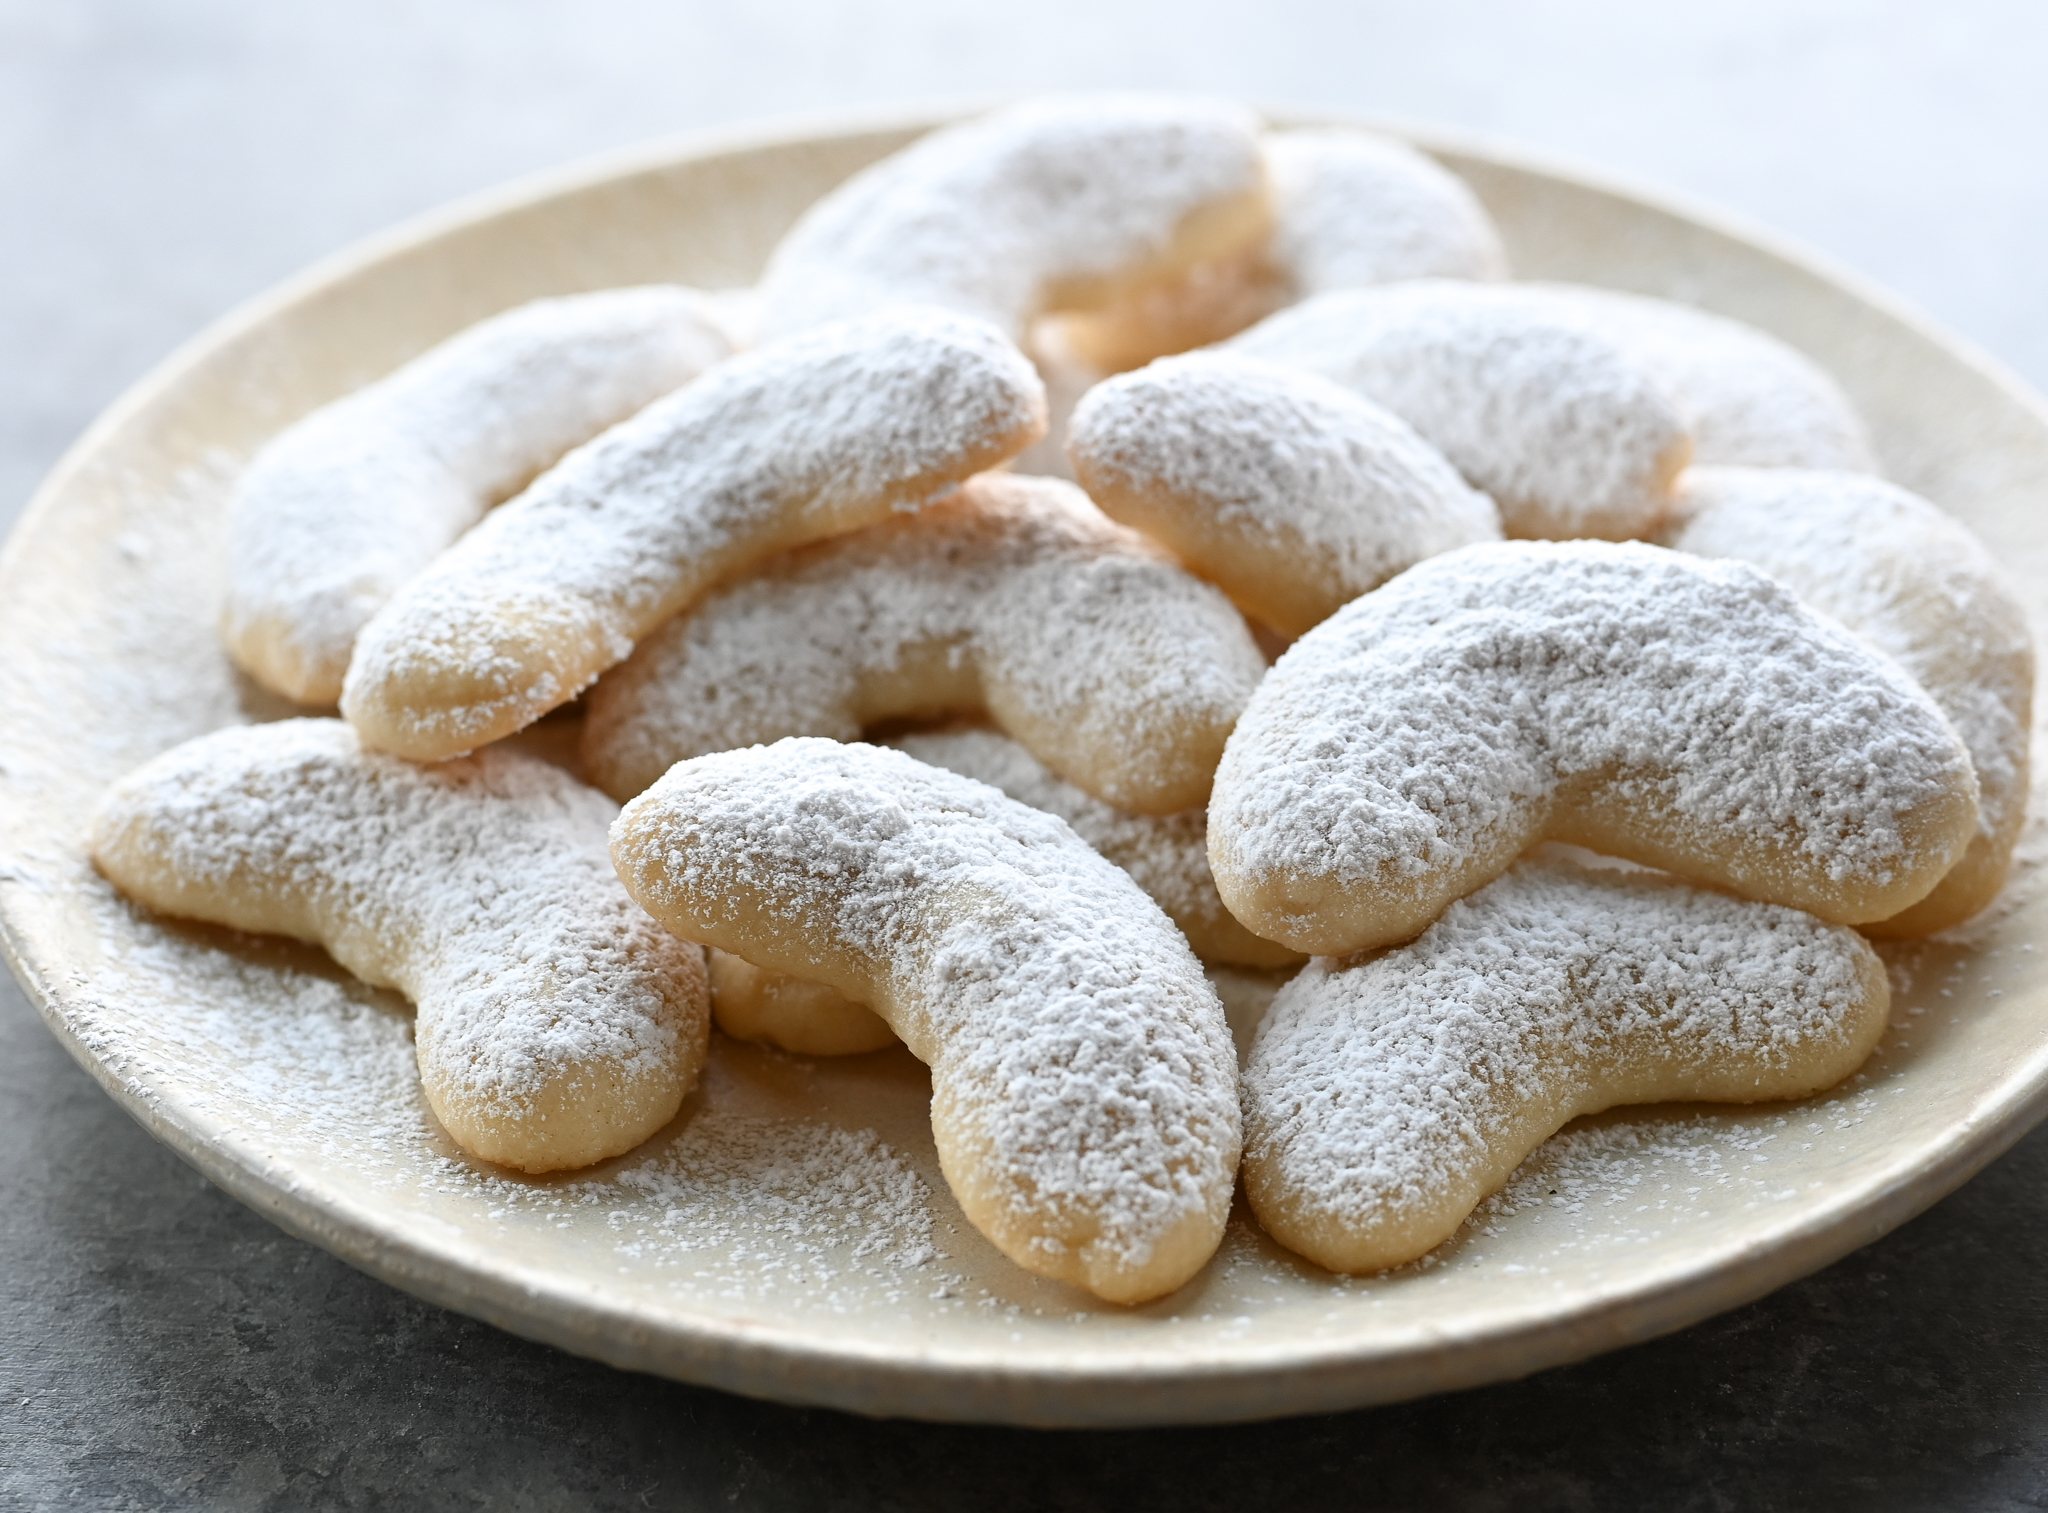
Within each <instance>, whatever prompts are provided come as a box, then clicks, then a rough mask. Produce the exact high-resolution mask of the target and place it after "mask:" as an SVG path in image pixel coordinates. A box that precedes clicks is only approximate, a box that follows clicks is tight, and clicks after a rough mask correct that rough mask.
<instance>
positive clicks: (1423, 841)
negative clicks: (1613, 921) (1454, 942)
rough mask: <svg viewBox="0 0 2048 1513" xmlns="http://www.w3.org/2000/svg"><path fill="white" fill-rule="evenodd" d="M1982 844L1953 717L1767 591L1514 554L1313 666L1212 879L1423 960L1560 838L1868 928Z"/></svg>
mask: <svg viewBox="0 0 2048 1513" xmlns="http://www.w3.org/2000/svg"><path fill="white" fill-rule="evenodd" d="M1976 830H1977V782H1976V778H1975V777H1974V776H1973V775H1972V772H1971V767H1970V757H1969V752H1968V751H1967V750H1966V749H1965V748H1964V746H1963V743H1962V742H1961V740H1959V739H1958V738H1957V736H1956V733H1955V731H1954V730H1953V729H1952V728H1951V727H1950V725H1949V723H1948V721H1947V719H1946V718H1944V717H1943V715H1942V713H1941V711H1940V709H1938V708H1937V707H1936V706H1935V705H1934V703H1933V701H1932V700H1930V699H1929V698H1928V696H1927V695H1926V694H1925V693H1924V692H1922V691H1921V689H1920V688H1919V687H1918V685H1916V684H1915V683H1913V681H1912V680H1911V679H1910V678H1908V677H1907V676H1906V674H1905V672H1904V671H1903V670H1901V669H1900V668H1899V666H1898V664H1897V663H1895V662H1892V661H1891V660H1890V659H1889V658H1886V657H1883V656H1880V655H1879V654H1877V653H1875V652H1873V651H1871V650H1870V649H1869V648H1868V647H1867V646H1866V645H1864V643H1862V642H1861V641H1858V640H1857V639H1856V638H1855V637H1853V636H1851V635H1850V634H1849V633H1848V632H1847V631H1845V630H1843V629H1842V628H1841V627H1840V626H1838V625H1836V624H1835V623H1834V622H1832V621H1830V620H1826V619H1824V618H1823V617H1821V616H1819V615H1817V614H1815V613H1814V612H1813V611H1812V610H1809V609H1807V608H1806V607H1805V606H1804V605H1802V604H1800V603H1799V602H1798V601H1797V600H1796V599H1795V598H1794V597H1793V595H1792V593H1791V591H1790V590H1788V589H1785V588H1783V587H1781V586H1780V585H1779V584H1777V583H1776V582H1775V581H1773V580H1772V579H1770V578H1767V577H1765V576H1764V575H1763V574H1762V573H1760V572H1758V571H1756V570H1755V569H1754V568H1751V567H1748V566H1747V565H1745V564H1743V563H1739V562H1708V561H1703V560H1701V559H1700V558H1697V557H1693V556H1688V555H1686V554H1684V553H1680V552H1672V551H1665V550H1663V549H1662V548H1659V547H1653V546H1645V545H1641V544H1639V543H1628V544H1624V545H1615V544H1611V543H1606V542H1595V541H1575V542H1560V543H1545V542H1501V543H1498V544H1494V545H1483V546H1470V547H1465V548H1463V549H1462V550H1460V551H1456V552H1451V553H1448V554H1446V555H1445V556H1441V557H1432V558H1431V559H1430V560H1429V561H1427V562H1424V563H1422V564H1421V565H1420V566H1418V567H1414V568H1411V569H1410V570H1409V571H1408V572H1406V573H1404V574H1402V575H1401V576H1400V577H1399V578H1396V579H1395V580H1394V581H1393V582H1392V583H1390V584H1388V585H1387V586H1386V587H1385V588H1382V589H1379V590H1378V591H1376V592H1374V593H1371V594H1367V595H1366V596H1365V597H1364V598H1362V599H1355V600H1353V601H1352V602H1351V603H1350V604H1348V605H1346V606H1345V607H1344V608H1343V609H1341V610H1339V611H1338V612H1337V613H1336V614H1334V615H1332V616H1331V617H1330V618H1329V619H1328V620H1325V621H1324V622H1323V623H1322V624H1321V625H1319V626H1317V627H1316V628H1315V629H1314V630H1312V631H1310V632H1309V633H1308V634H1307V635H1305V636H1303V637H1302V638H1301V639H1300V640H1299V641H1297V642H1295V644H1294V646H1293V647H1292V648H1291V649H1290V650H1289V651H1288V652H1287V654H1286V655H1285V656H1284V657H1282V658H1281V659H1280V661H1279V663H1278V664H1277V665H1276V666H1275V667H1274V668H1273V670H1272V672H1271V673H1270V674H1269V675H1268V676H1267V678H1266V681H1265V682H1264V683H1262V684H1261V685H1260V687H1259V691H1258V692H1257V693H1256V694H1255V695H1254V696H1253V697H1252V701H1251V703H1250V704H1249V705H1248V706H1247V707H1246V709H1245V712H1244V716H1243V718H1242V719H1240V720H1239V722H1238V726H1237V729H1236V731H1235V732H1234V733H1233V734H1232V736H1231V738H1230V744H1229V747H1228V749H1227V750H1226V751H1225V753H1224V757H1223V763H1222V765H1221V766H1220V767H1219V768H1218V769H1217V774H1216V791H1215V796H1214V798H1213V799H1212V800H1211V802H1210V805H1209V862H1210V866H1211V867H1212V868H1213V869H1214V871H1215V874H1216V886H1217V889H1218V890H1219V891H1220V892H1221V893H1222V895H1223V901H1224V902H1225V903H1226V904H1227V905H1229V907H1230V911H1231V912H1232V913H1233V914H1235V915H1236V916H1237V917H1238V918H1239V919H1240V920H1242V921H1244V923H1245V924H1246V925H1247V926H1249V927H1250V928H1251V929H1253V930H1255V931H1256V932H1257V933H1259V934H1260V935H1263V936H1266V937H1267V938H1268V939H1270V940H1277V941H1281V942H1282V943H1284V944H1286V945H1290V946H1293V947H1294V948H1295V949H1296V950H1299V951H1308V952H1312V953H1315V954H1319V955H1328V954H1338V953H1342V952H1346V951H1356V950H1361V949H1364V948H1366V947H1369V946H1378V945H1388V944H1392V943H1394V942H1396V941H1402V940H1406V939H1409V938H1410V937H1412V936H1413V935H1415V934H1416V932H1418V931H1419V930H1421V929H1422V928H1423V927H1424V926H1426V925H1427V924H1428V923H1429V922H1430V921H1431V920H1433V919H1435V918H1436V917H1437V916H1438V915H1439V914H1441V913H1442V912H1443V910H1444V907H1445V906H1446V905H1447V904H1449V903H1450V902H1451V900H1453V899H1455V898H1461V897H1463V896H1464V895H1465V894H1467V893H1471V892H1473V891H1474V890H1475V889H1477V888H1479V887H1480V886H1482V885H1483V884H1485V883H1486V882H1488V881H1490V880H1491V879H1493V878H1494V877H1497V876H1499V875H1500V873H1501V872H1503V871H1504V870H1505V869H1506V868H1507V867H1508V866H1509V865H1510V864H1511V863H1512V862H1513V860H1514V859H1515V857H1516V856H1518V855H1519V854H1520V853H1521V852H1522V851H1524V850H1525V849H1527V847H1529V846H1530V845H1531V844H1533V843H1534V842H1536V841H1537V840H1541V839H1549V840H1559V841H1567V842H1571V843H1573V844H1577V845H1581V846H1585V847H1588V848H1589V849H1591V850H1594V851H1598V852H1602V853H1604V854H1606V855H1610V856H1620V857H1625V858H1628V859H1629V860H1631V861H1637V862H1642V863H1644V864H1645V865H1648V866H1653V867H1662V868H1664V869H1666V870H1667V871H1671V872H1675V873H1678V874H1679V875H1681V876H1684V877H1689V878H1692V879H1694V880H1697V881H1700V882H1705V883H1710V884H1713V885H1715V886H1718V887H1723V888H1727V889H1729V890H1730V891H1732V892H1734V893H1737V894H1740V895H1742V896H1744V897H1749V898H1756V899H1760V900H1763V901H1765V902H1770V903H1781V904H1789V905H1791V906H1792V907H1794V908H1802V909H1806V910H1809V911H1810V912H1812V913H1814V914H1817V915H1819V916H1820V917H1821V918H1822V919H1825V920H1829V921H1831V922H1834V923H1838V924H1860V923H1864V922H1867V921H1870V920H1877V919H1884V918H1886V917H1888V916H1890V915H1892V914H1896V913H1898V912H1899V911H1900V910H1901V909H1903V908H1905V907H1907V906H1908V905H1911V904H1913V903H1917V902H1918V901H1919V900H1920V899H1922V898H1924V897H1925V896H1926V895H1927V894H1928V892H1930V891H1931V890H1932V889H1933V887H1934V885H1935V884H1936V883H1937V882H1939V881H1940V880H1941V878H1942V876H1943V874H1944V873H1946V872H1947V871H1948V869H1949V868H1950V867H1951V866H1953V865H1954V864H1955V862H1956V861H1957V860H1958V859H1959V858H1960V857H1961V856H1962V854H1963V852H1964V851H1965V850H1966V849H1967V848H1968V846H1969V843H1970V839H1971V837H1972V836H1973V835H1975V834H1976Z"/></svg>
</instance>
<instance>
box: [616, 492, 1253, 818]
mask: <svg viewBox="0 0 2048 1513" xmlns="http://www.w3.org/2000/svg"><path fill="white" fill-rule="evenodd" d="M1264 671H1265V662H1264V659H1263V658H1262V657H1261V656H1260V655H1259V652H1258V648H1257V646H1256V645H1255V644H1254V643H1253V641H1252V639H1251V634H1250V632H1249V631H1248V630H1247V629H1246V628H1245V624H1244V621H1243V619H1242V618H1241V617H1240V616H1239V614H1238V612H1237V611H1236V610H1235V609H1233V608H1232V607H1231V605H1230V603H1229V601H1228V600H1227V599H1225V598H1224V597H1223V595H1222V594H1220V593H1218V592H1217V591H1216V590H1215V589H1214V588H1212V587H1210V586H1209V585H1208V584H1206V583H1202V582H1199V581H1197V580H1196V579H1194V578H1192V577H1190V576H1188V574H1186V573H1185V572H1183V571H1182V570H1181V569H1180V568H1179V567H1178V566H1177V565H1176V564H1175V563H1174V562H1172V561H1171V559H1170V558H1168V556H1167V555H1166V553H1164V552H1163V551H1161V550H1160V549H1159V548H1158V547H1156V546H1154V545H1152V544H1151V543H1149V542H1147V541H1146V540H1145V539H1144V538H1143V537H1141V536H1139V535H1138V534H1137V533H1136V532H1134V531H1130V530H1127V529H1125V528H1124V527H1122V526H1119V525H1117V524H1115V523H1114V522H1113V521H1111V520H1109V519H1107V518H1105V517H1104V516H1103V515H1102V513H1101V512H1100V511H1099V510H1097V509H1096V508H1095V507H1094V506H1093V505H1092V504H1090V503H1089V502H1088V499H1087V498H1086V496H1085V495H1083V494H1082V493H1081V492H1080V491H1079V490H1078V489H1076V488H1074V487H1073V486H1072V485H1071V484H1064V483H1059V482H1056V481H1055V480H1052V479H1046V478H1019V477H1015V476H1011V475H1008V474H1000V473H994V474H986V475H983V476H981V477H978V478H975V479H973V480H971V481H970V482H969V483H968V484H967V486H966V487H965V488H964V489H962V490H961V492H960V494H959V495H958V497H956V498H954V499H951V500H948V501H947V502H945V503H943V504H939V505H934V506H932V507H930V508H928V509H926V510H924V511H922V512H921V513H919V514H917V515H910V516H901V517H898V518H897V519H894V520H890V521H887V522H885V523H883V524H881V525H877V526H872V527H870V528H869V529H867V530H866V531H863V532H861V533H859V534H857V535H848V536H843V537H840V538H838V539H836V540H833V541H827V542H821V543H819V544H817V545H815V546H812V547H807V548H805V549H804V550H802V551H800V552H793V553H790V554H789V555H787V556H785V557H783V558H781V559H779V560H777V561H776V562H774V563H771V564H769V565H768V566H767V567H765V568H764V569H763V570H762V571H760V572H759V573H757V574H755V575H754V576H752V577H748V578H743V579H740V580H738V581H735V582H732V583H730V584H728V585H726V586H725V587H723V588H721V589H719V590H718V591H717V592H716V593H713V594H711V595H710V596H709V597H707V598H706V599H704V600H703V601H702V602H701V603H699V604H697V605H695V606H693V607H692V608H691V610H690V611H689V612H688V613H687V614H685V615H682V616H679V617H678V618H676V619H675V620H673V621H671V622H670V623H669V624H667V625H665V626H663V627H662V628H661V629H660V630H659V631H657V632H656V633H655V634H654V635H653V636H651V637H649V638H648V640H647V641H646V642H644V643H643V644H642V645H641V646H640V648H639V649H638V650H637V651H635V653H634V654H633V657H632V660H630V661H629V662H627V663H626V664H625V665H624V666H623V667H620V668H618V669H617V670H616V671H614V672H612V673H610V674H608V675H607V676H606V677H605V679H604V681H603V682H601V683H600V684H599V685H598V687H597V689H596V691H595V692H593V693H592V695H591V698H590V714H589V723H588V725H587V727H586V730H585V735H584V747H583V756H584V763H585V769H586V770H587V771H588V772H590V773H591V774H592V776H593V777H594V778H595V779H596V781H597V782H598V783H599V785H600V786H601V787H603V788H604V789H605V790H606V791H607V792H610V793H612V794H614V795H616V796H618V797H620V798H622V799H623V798H630V797H631V796H632V795H633V794H635V793H637V792H639V791H640V790H641V789H642V788H645V787H646V786H647V785H648V784H649V783H652V782H653V781H654V780H655V779H656V778H657V777H659V776H660V775H661V774H662V772H664V771H665V770H667V768H668V767H669V765H670V764H671V763H673V762H677V761H680V760H682V759H683V758H685V757H693V756H701V755H703V754H705V753H708V752H713V751H724V750H728V749H730V748H733V747H737V746H749V745H753V744H755V743H757V742H768V741H774V740H778V739H780V738H782V737H784V736H790V735H818V736H830V737H832V738H834V739H836V740H849V741H850V740H855V739H858V738H859V736H860V734H861V732H862V730H864V729H865V728H867V727H868V726H871V725H874V724H877V723H879V722H881V721H884V720H889V719H894V718H902V717H930V716H935V715H939V714H944V713H947V712H953V711H977V710H983V709H985V710H986V711H987V712H988V714H989V715H990V716H991V717H992V718H993V719H994V720H995V721H996V722H997V723H998V724H1000V725H1001V726H1002V727H1003V728H1004V729H1005V730H1007V731H1008V732H1009V733H1010V734H1012V735H1013V736H1015V737H1016V738H1017V739H1018V740H1019V741H1021V742H1023V743H1024V744H1025V745H1026V746H1028V747H1030V748H1031V750H1032V751H1033V753H1034V754H1035V755H1036V756H1037V757H1038V758H1039V759H1040V760H1041V761H1043V762H1044V763H1045V764H1046V765H1047V766H1048V767H1050V768H1052V769H1053V771H1055V772H1057V773H1059V774H1060V775H1061V776H1062V777H1064V778H1066V779H1067V780H1068V781H1069V782H1072V783H1075V784H1077V785H1079V786H1080V787H1082V788H1085V789H1087V790H1088V791H1089V792H1090V793H1093V794H1095V795H1096V796H1098V797H1100V798H1102V799H1104V800H1106V801H1108V802H1110V803H1113V804H1116V805H1117V806H1119V807H1120V808H1124V809H1129V810H1133V811H1136V812H1138V813H1143V814H1171V813H1174V812H1175V811H1177V810H1182V809H1187V808H1190V807H1192V806H1195V805H1198V804H1200V803H1201V802H1202V801H1203V800H1204V799H1205V798H1206V797H1207V796H1208V792H1209V779H1210V775H1211V774H1212V773H1213V772H1214V771H1215V767H1216V761H1217V758H1218V757H1219V756H1220V755H1221V754H1222V751H1223V742H1224V740H1225V738H1226V737H1228V736H1229V734H1230V727H1231V725H1232V724H1233V723H1234V722H1235V721H1236V719H1237V716H1238V711H1239V710H1241V709H1242V708H1243V707H1244V701H1245V700H1246V699H1247V698H1249V697H1250V695H1251V691H1252V689H1253V687H1254V686H1256V684H1257V683H1258V681H1259V678H1260V676H1261V675H1262V674H1263V673H1264Z"/></svg>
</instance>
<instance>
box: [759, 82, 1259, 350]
mask: <svg viewBox="0 0 2048 1513" xmlns="http://www.w3.org/2000/svg"><path fill="white" fill-rule="evenodd" d="M1269 217H1270V209H1269V206H1268V203H1267V193H1266V185H1265V169H1264V166H1263V164H1262V163H1261V161H1260V157H1259V147H1258V122H1257V119H1256V118H1255V117H1254V116H1253V115H1251V113H1250V112H1248V111H1246V110H1245V109H1244V108H1243V107H1242V106H1239V105H1235V104H1231V103H1229V102H1227V101H1221V100H1209V99H1200V98H1185V97H1175V96H1164V95H1157V96H1155V95H1138V94H1105V95H1078V96H1071V97H1066V98H1051V99H1043V100H1034V101H1030V102H1027V103H1025V104H1021V105H1016V106H1012V107H1010V108H1009V109H1007V110H1001V111H997V112H996V113H994V114H992V115H988V116H983V117H980V118H978V119H976V120H972V121H966V122H963V123H961V124H960V125H957V126H950V127H946V128H943V129H941V130H939V131H935V132H933V133H932V134H931V135H929V136H927V137H924V138H922V139H921V140H919V141H917V142H915V143H913V144H912V145H911V146H910V147H907V148H905V149H904V150H903V151H901V152H899V153H896V154H894V155H892V156H890V157H887V158H884V159H883V160H882V161H881V162H879V163H876V164H874V165H873V166H872V167H870V168H867V169H864V170H863V171H862V172H860V173H857V174H855V175H854V176H853V177H852V178H851V179H848V180H847V181H846V182H845V183H844V184H842V185H840V186H839V187H838V188H837V189H835V190H833V191H832V192H831V193H830V194H828V195H826V196H825V197H824V198H823V199H821V200H819V201H818V202H817V204H815V205H813V206H812V207H811V208H810V209H809V210H808V211H806V212H805V213H804V215H803V218H802V219H801V220H799V221H798V222H797V223H796V225H795V226H794V227H792V228H791V230H790V231H789V233H788V235H786V236H785V237H784V238H783V239H782V242H781V243H780V245H778V246H777V247H776V249H775V251H774V253H773V255H771V256H770V258H769V260H768V267H767V270H766V271H765V272H764V273H763V275H762V278H761V330H762V334H763V335H764V336H766V337H774V336H778V335H784V334H787V333H789V332H792V331H800V330H803V329H806V328H807V327H810V326H814V325H817V324H819V323H820V322H822V321H828V320H838V319H843V318H845V317H848V316H855V315H865V314H867V313H869V312H871V311H874V310H880V309H886V308H888V307H890V306H892V305H901V304H932V305H941V306H944V307H945V308H947V309H951V310H958V311H961V312H963V313H966V314H969V315H974V316H977V317H979V318H980V319H983V320H986V321H989V322H991V323H992V324H994V325H996V326H997V327H999V328H1000V329H1002V330H1003V331H1004V332H1006V333H1007V334H1008V335H1009V336H1011V337H1012V338H1013V339H1016V340H1022V338H1023V336H1024V331H1025V326H1026V324H1027V323H1028V322H1029V320H1030V318H1031V317H1032V316H1033V315H1036V314H1039V313H1041V312H1043V311H1045V310H1048V309H1055V308H1069V307H1073V308H1092V307H1095V306H1098V305H1102V304H1106V303H1109V302H1111V301H1112V300H1114V299H1115V298H1116V297H1118V296H1119V295H1121V294H1124V293H1126V292H1128V290H1129V289H1130V288H1131V287H1133V286H1142V285H1143V284H1145V283H1148V282H1155V281H1158V280H1160V279H1164V278H1169V277H1171V276H1173V275H1174V274H1176V273H1178V272H1180V271H1182V270H1183V269H1184V268H1185V267H1186V266H1188V265H1190V264H1193V263H1196V262H1199V261H1201V260H1203V259H1205V258H1210V257H1215V256H1218V255H1221V254H1223V253H1225V252H1227V251H1229V250H1231V249H1232V248H1234V247H1236V246H1238V245H1241V244H1245V243H1249V242H1251V241H1252V240H1254V239H1255V238H1256V237H1257V236H1258V235H1260V234H1261V233H1263V231H1264V230H1265V228H1266V226H1267V225H1268V224H1269Z"/></svg>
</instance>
